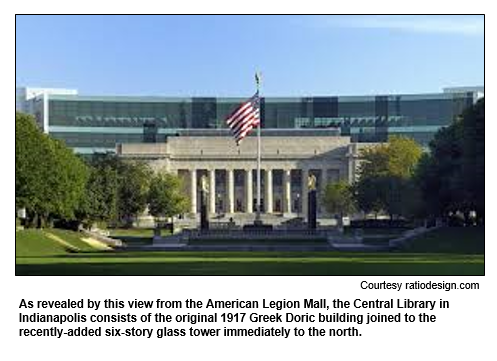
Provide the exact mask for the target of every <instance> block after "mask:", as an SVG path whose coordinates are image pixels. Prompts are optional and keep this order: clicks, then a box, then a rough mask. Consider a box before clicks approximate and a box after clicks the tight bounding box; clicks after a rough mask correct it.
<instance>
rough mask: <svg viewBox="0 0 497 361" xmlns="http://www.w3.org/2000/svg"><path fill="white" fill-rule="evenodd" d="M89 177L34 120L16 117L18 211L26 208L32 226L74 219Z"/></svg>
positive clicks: (81, 165)
mask: <svg viewBox="0 0 497 361" xmlns="http://www.w3.org/2000/svg"><path fill="white" fill-rule="evenodd" d="M87 176H88V170H87V167H86V165H85V164H84V163H83V161H82V160H81V159H80V158H78V157H77V156H76V155H74V153H73V152H72V150H70V149H69V148H68V147H66V146H65V145H64V144H63V143H62V142H60V141H58V140H55V139H52V138H51V137H49V136H47V135H45V134H43V133H42V132H41V131H40V130H39V129H38V127H37V126H36V124H35V120H34V118H33V117H31V116H29V115H25V114H21V113H16V208H22V207H24V208H26V210H27V214H28V217H29V218H30V221H31V224H33V225H37V226H44V225H45V224H46V223H47V221H48V220H49V218H51V217H58V218H73V217H74V212H75V210H76V208H78V206H79V203H80V201H81V198H82V195H83V191H84V188H85V184H86V180H87Z"/></svg>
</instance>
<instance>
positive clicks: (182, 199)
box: [148, 172, 189, 220]
mask: <svg viewBox="0 0 497 361" xmlns="http://www.w3.org/2000/svg"><path fill="white" fill-rule="evenodd" d="M148 204H149V212H150V214H151V215H152V216H154V217H155V218H156V220H158V219H160V218H169V217H173V216H175V215H178V214H181V213H185V212H187V211H188V206H189V199H188V197H187V196H186V195H185V194H184V192H183V184H182V182H181V179H180V178H179V177H177V176H175V175H173V174H170V173H166V172H159V173H157V174H155V175H154V176H153V177H152V181H151V183H150V189H149V192H148Z"/></svg>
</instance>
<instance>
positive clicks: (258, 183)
mask: <svg viewBox="0 0 497 361" xmlns="http://www.w3.org/2000/svg"><path fill="white" fill-rule="evenodd" d="M255 82H256V85H257V97H260V94H259V92H260V86H261V78H260V74H259V73H256V74H255ZM255 217H256V218H255V223H259V224H260V223H261V114H260V98H259V124H258V125H257V213H256V216H255Z"/></svg>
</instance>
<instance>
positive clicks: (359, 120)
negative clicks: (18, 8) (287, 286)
mask: <svg viewBox="0 0 497 361" xmlns="http://www.w3.org/2000/svg"><path fill="white" fill-rule="evenodd" d="M15 25H16V29H15V35H16V40H15V46H16V54H15V57H16V61H15V63H16V65H15V66H16V69H15V75H16V80H15V81H16V84H15V91H16V94H15V95H16V112H15V117H16V122H15V131H16V138H15V148H16V149H15V182H16V184H15V216H16V217H15V218H16V233H15V242H16V246H15V274H16V276H484V275H485V97H484V95H485V88H484V81H485V16H484V15H16V24H15ZM39 36H41V37H42V38H43V41H35V39H36V38H37V37H39Z"/></svg>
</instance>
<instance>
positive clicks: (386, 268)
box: [16, 229, 485, 276]
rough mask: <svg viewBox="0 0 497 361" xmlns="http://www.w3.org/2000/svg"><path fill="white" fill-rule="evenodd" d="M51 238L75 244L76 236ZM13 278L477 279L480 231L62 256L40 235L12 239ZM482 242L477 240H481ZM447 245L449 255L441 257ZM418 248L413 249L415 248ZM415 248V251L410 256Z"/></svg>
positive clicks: (63, 252)
mask: <svg viewBox="0 0 497 361" xmlns="http://www.w3.org/2000/svg"><path fill="white" fill-rule="evenodd" d="M56 233H58V234H60V235H61V236H64V237H66V238H65V240H66V241H68V240H69V241H70V242H71V243H72V242H76V239H77V238H78V235H77V234H75V233H74V234H71V232H69V233H59V231H57V232H56ZM16 236H17V237H16V238H17V239H16V256H17V258H16V274H18V275H362V276H365V275H380V276H386V275H483V274H484V272H485V264H484V255H483V248H481V246H482V245H484V230H483V229H463V230H462V231H461V229H444V230H440V231H436V232H434V233H432V234H428V235H426V236H424V237H422V238H420V239H419V240H418V241H416V242H414V243H413V244H412V245H411V246H410V247H411V248H410V250H409V251H406V250H403V251H401V252H385V253H379V252H378V253H351V252H336V251H326V252H191V251H184V252H124V251H122V252H84V253H68V252H66V250H64V249H63V248H61V247H60V246H58V245H57V244H56V243H54V242H53V241H51V240H50V239H47V238H46V236H44V234H43V232H40V231H31V230H26V231H20V232H17V234H16ZM481 237H483V238H481ZM451 239H452V240H453V241H452V247H451V248H450V250H451V252H446V251H444V250H446V249H447V242H448V241H450V240H451ZM418 243H419V244H418ZM414 249H416V251H414Z"/></svg>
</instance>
